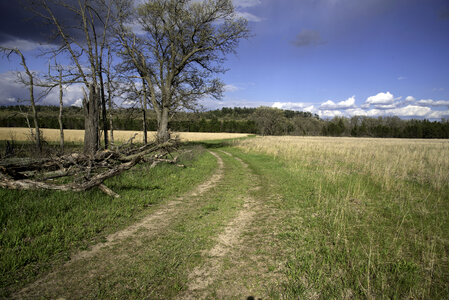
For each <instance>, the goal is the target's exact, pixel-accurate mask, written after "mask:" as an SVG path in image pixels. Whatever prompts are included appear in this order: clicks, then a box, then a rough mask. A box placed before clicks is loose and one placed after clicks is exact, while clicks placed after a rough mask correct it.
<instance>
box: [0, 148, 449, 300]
mask: <svg viewBox="0 0 449 300" xmlns="http://www.w3.org/2000/svg"><path fill="white" fill-rule="evenodd" d="M195 144H198V143H195ZM230 144H232V141H230V142H223V141H208V142H207V143H204V144H203V146H205V147H208V148H210V149H212V150H213V151H215V152H216V153H218V154H219V155H220V157H222V159H223V161H224V163H225V170H224V171H225V173H224V177H223V179H222V180H221V181H220V182H219V183H218V185H217V186H216V187H215V188H212V189H211V190H209V191H208V192H206V193H205V194H203V195H201V196H199V197H193V198H189V199H184V200H182V201H186V202H182V203H180V204H179V207H180V208H182V209H181V210H180V211H179V212H178V213H177V215H176V218H174V219H173V220H172V222H171V223H170V224H169V225H168V226H166V227H163V228H162V229H161V231H160V232H158V233H157V234H145V232H141V233H139V234H140V235H139V236H138V237H135V238H133V239H129V240H126V241H124V242H123V243H120V244H117V245H114V246H112V247H111V248H110V249H108V251H107V252H106V251H105V252H104V253H102V254H99V255H100V256H99V257H96V258H95V259H94V258H92V259H88V260H85V261H84V260H80V261H77V262H74V263H73V264H72V265H71V266H70V268H67V270H63V272H62V273H61V274H60V275H61V276H60V281H59V285H55V284H53V285H52V283H50V284H49V286H48V287H47V288H45V287H44V286H45V284H42V286H39V287H38V288H39V289H41V290H40V291H41V292H40V293H38V295H39V296H41V297H49V298H56V296H58V297H59V296H67V297H68V296H70V297H73V298H102V299H111V298H126V299H129V298H131V299H141V298H151V299H168V298H175V297H177V296H178V297H179V295H182V293H183V291H185V290H186V288H187V286H188V283H189V278H188V275H189V274H190V273H191V272H192V270H193V269H195V267H198V266H202V265H203V264H204V263H205V261H206V260H207V255H205V253H208V250H210V249H211V248H212V247H214V245H215V244H216V237H217V236H218V235H219V234H220V232H222V231H223V229H224V228H225V226H226V224H228V223H229V221H230V220H232V219H233V218H234V217H235V216H236V215H237V213H238V212H239V210H241V209H242V205H243V202H244V200H243V199H244V197H246V196H250V197H252V198H253V199H255V200H257V203H258V204H257V205H255V206H254V207H255V208H256V209H257V214H256V216H255V217H254V219H252V220H251V221H250V222H249V223H248V224H247V226H246V227H247V228H245V231H244V232H243V233H242V237H241V244H240V245H235V247H233V249H232V251H234V252H235V253H231V252H230V253H229V254H227V255H226V257H224V258H223V260H222V268H221V269H220V274H218V275H217V274H216V278H215V282H213V283H212V284H211V285H210V287H208V292H209V296H210V297H219V296H220V295H221V294H220V292H222V291H223V290H226V289H231V288H232V286H233V282H234V283H235V282H238V283H241V282H245V284H248V286H249V285H251V284H252V285H253V286H254V287H257V289H258V290H265V291H266V294H267V295H268V298H274V299H277V298H282V299H304V298H321V299H328V298H331V299H341V298H426V299H444V298H447V297H448V295H449V285H448V282H449V263H448V252H449V190H448V189H447V188H443V189H436V188H434V187H433V186H432V185H431V184H422V183H418V182H416V181H404V180H400V179H397V180H395V181H393V182H391V183H390V184H389V185H388V189H387V188H385V186H384V183H383V181H382V180H379V179H378V178H375V177H372V175H370V174H368V173H362V172H358V171H357V168H354V166H350V165H349V164H346V163H345V162H341V163H339V164H338V168H339V170H341V172H338V176H335V172H333V171H332V170H329V169H327V170H326V169H324V168H320V165H319V164H313V163H310V162H306V161H302V159H303V158H302V157H298V158H297V159H295V160H294V161H293V162H292V161H287V160H285V159H282V158H280V157H274V156H269V155H265V154H261V153H255V152H250V153H246V152H244V151H242V150H239V149H237V148H234V147H230V146H229V145H230ZM221 149H224V150H226V151H228V152H230V153H232V154H233V155H234V156H236V157H240V158H241V159H242V160H243V161H245V162H246V163H247V164H248V165H249V170H246V169H245V168H243V167H242V166H241V164H240V163H239V162H238V161H237V160H235V159H234V158H232V157H230V156H228V155H225V154H223V153H221V152H220V151H218V150H221ZM183 163H185V164H186V165H187V168H185V169H180V168H176V167H174V166H171V165H160V166H159V167H157V168H155V169H152V170H151V171H149V170H148V166H145V165H142V166H139V167H138V168H134V169H132V170H130V171H129V172H126V173H125V174H123V175H122V176H120V177H117V178H114V179H111V180H109V181H108V182H107V183H106V184H107V186H109V187H110V188H112V189H113V190H114V191H115V192H117V193H119V194H120V195H121V196H122V198H120V199H112V198H109V197H106V196H104V195H103V194H102V193H100V192H99V191H89V192H86V193H58V192H20V191H4V190H0V221H1V223H0V224H1V226H2V227H1V228H2V231H1V236H0V237H1V239H0V241H1V249H0V251H1V252H0V264H1V268H2V269H1V272H2V273H1V281H0V282H1V286H2V294H0V297H5V296H8V293H9V292H10V291H13V290H17V288H20V287H21V286H23V285H25V284H26V283H27V282H30V281H33V280H34V279H36V278H37V276H38V275H42V274H45V272H47V271H48V270H50V269H51V268H52V267H58V266H60V265H61V264H62V263H63V262H64V260H66V259H67V258H68V257H69V255H70V254H71V253H76V252H77V251H78V250H79V249H85V248H87V247H88V246H89V245H93V244H95V243H97V242H99V241H101V240H102V239H104V237H105V236H107V235H108V234H109V233H112V232H115V231H117V230H118V229H120V228H124V227H126V226H127V225H129V224H131V223H133V222H135V221H136V220H137V219H139V218H140V217H142V216H143V215H148V214H150V213H152V212H155V211H156V209H157V207H158V204H162V203H164V201H165V199H168V198H173V197H174V196H177V195H182V194H184V193H185V192H186V191H188V190H189V189H192V188H193V187H194V186H196V185H198V184H199V183H200V182H202V181H203V180H205V179H206V178H207V177H209V176H210V174H211V173H212V172H213V170H214V169H215V168H216V167H217V164H216V160H215V158H214V157H213V156H212V155H210V154H208V153H207V152H202V153H200V154H199V155H198V156H194V157H193V158H190V159H187V158H185V160H184V161H183ZM256 186H257V187H259V189H252V188H253V187H256ZM86 274H89V276H86ZM58 276H59V275H58ZM253 277H256V278H253ZM270 278H275V280H269V279H270ZM261 287H262V288H261ZM254 289H256V288H254ZM233 292H234V291H233ZM235 293H237V294H238V293H239V291H235ZM244 296H250V295H244ZM256 296H257V295H256ZM256 298H257V297H256Z"/></svg>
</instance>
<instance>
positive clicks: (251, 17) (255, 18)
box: [235, 11, 263, 22]
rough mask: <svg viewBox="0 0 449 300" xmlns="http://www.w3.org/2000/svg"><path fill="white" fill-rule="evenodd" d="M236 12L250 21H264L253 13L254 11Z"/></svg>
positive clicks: (238, 15)
mask: <svg viewBox="0 0 449 300" xmlns="http://www.w3.org/2000/svg"><path fill="white" fill-rule="evenodd" d="M235 14H236V16H237V17H239V18H244V19H247V20H248V22H262V21H263V19H262V18H261V17H258V16H256V15H253V14H252V13H249V12H246V11H237V12H236V13H235Z"/></svg>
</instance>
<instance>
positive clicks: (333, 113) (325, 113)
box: [318, 110, 344, 118]
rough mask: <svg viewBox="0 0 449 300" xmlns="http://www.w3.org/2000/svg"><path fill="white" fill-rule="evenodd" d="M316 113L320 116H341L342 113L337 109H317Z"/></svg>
mask: <svg viewBox="0 0 449 300" xmlns="http://www.w3.org/2000/svg"><path fill="white" fill-rule="evenodd" d="M318 115H319V116H320V117H321V118H334V117H342V116H343V115H344V114H343V113H342V112H341V111H339V110H319V111H318Z"/></svg>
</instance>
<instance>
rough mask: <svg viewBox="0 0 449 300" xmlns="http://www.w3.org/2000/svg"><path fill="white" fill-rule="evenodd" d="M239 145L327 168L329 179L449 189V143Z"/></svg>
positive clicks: (287, 140)
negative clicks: (353, 175) (342, 176)
mask: <svg viewBox="0 0 449 300" xmlns="http://www.w3.org/2000/svg"><path fill="white" fill-rule="evenodd" d="M237 145H238V147H239V148H241V149H243V150H245V151H257V152H262V153H266V154H270V155H274V156H275V157H281V158H284V159H287V160H289V161H290V162H291V163H292V164H297V165H298V166H299V165H303V166H304V165H305V166H308V167H316V168H324V169H325V170H326V171H327V172H328V173H330V174H329V175H330V177H332V176H338V174H339V173H341V172H358V173H365V174H368V175H370V176H371V177H373V178H376V179H377V180H379V181H380V182H381V183H382V184H383V186H384V187H386V188H390V187H391V186H392V184H393V183H394V184H397V183H398V182H404V181H412V182H418V183H420V184H430V185H431V186H433V187H434V188H437V189H441V188H444V187H448V186H449V140H415V139H376V138H332V137H258V138H255V139H250V140H243V141H239V142H238V143H237Z"/></svg>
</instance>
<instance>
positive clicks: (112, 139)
mask: <svg viewBox="0 0 449 300" xmlns="http://www.w3.org/2000/svg"><path fill="white" fill-rule="evenodd" d="M107 88H108V106H109V132H110V134H111V139H110V141H111V145H114V126H113V123H112V109H113V105H112V90H111V78H110V75H109V70H108V83H107Z"/></svg>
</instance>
